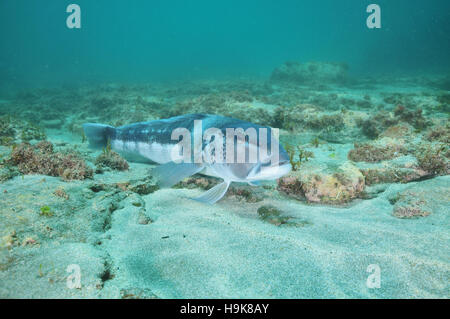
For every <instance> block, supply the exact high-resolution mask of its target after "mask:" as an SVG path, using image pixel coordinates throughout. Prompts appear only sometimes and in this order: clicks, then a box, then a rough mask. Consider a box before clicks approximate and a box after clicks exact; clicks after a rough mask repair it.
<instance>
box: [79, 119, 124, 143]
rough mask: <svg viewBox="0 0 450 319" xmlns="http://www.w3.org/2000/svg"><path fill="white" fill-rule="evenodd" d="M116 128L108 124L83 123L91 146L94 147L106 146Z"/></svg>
mask: <svg viewBox="0 0 450 319" xmlns="http://www.w3.org/2000/svg"><path fill="white" fill-rule="evenodd" d="M115 130H116V128H115V127H113V126H110V125H106V124H97V123H85V124H83V131H84V135H85V136H86V138H87V140H88V141H89V147H90V148H93V149H102V148H105V147H106V146H107V144H108V140H109V139H110V138H111V136H112V135H113V133H114V131H115Z"/></svg>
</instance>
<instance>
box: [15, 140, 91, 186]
mask: <svg viewBox="0 0 450 319" xmlns="http://www.w3.org/2000/svg"><path fill="white" fill-rule="evenodd" d="M9 161H10V162H11V163H12V164H14V165H16V166H17V168H18V169H19V172H20V173H22V174H42V175H49V176H60V177H61V178H62V179H63V180H74V179H81V180H82V179H86V178H92V175H93V171H92V169H91V168H89V167H88V166H87V165H86V163H85V161H84V160H83V159H81V158H80V157H79V156H78V155H77V154H75V153H67V154H63V153H59V152H55V151H54V150H53V144H52V143H50V142H48V141H42V142H39V143H37V144H36V145H31V144H28V143H21V144H19V145H17V146H16V147H15V148H14V150H13V151H12V153H11V158H10V160H9Z"/></svg>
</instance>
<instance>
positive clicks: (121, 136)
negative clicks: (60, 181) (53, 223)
mask: <svg viewBox="0 0 450 319" xmlns="http://www.w3.org/2000/svg"><path fill="white" fill-rule="evenodd" d="M196 120H201V123H202V130H203V132H204V131H205V130H207V129H208V128H217V129H219V130H221V131H222V133H223V136H226V129H227V128H232V129H238V128H241V129H243V130H247V129H248V128H254V129H255V130H256V132H257V135H258V140H260V137H259V134H260V133H259V132H260V130H259V129H260V128H266V129H267V132H268V135H269V136H270V134H271V128H269V127H263V126H260V125H257V124H253V123H249V122H245V121H241V120H237V119H233V118H229V117H224V116H218V115H210V114H187V115H181V116H176V117H172V118H168V119H162V120H154V121H149V122H140V123H134V124H130V125H125V126H120V127H117V128H116V127H113V126H109V125H104V124H96V123H86V124H83V129H84V133H85V136H86V137H87V139H88V141H89V145H90V147H91V148H94V149H101V148H105V147H106V145H107V144H108V143H110V146H111V148H112V149H113V150H114V151H116V152H118V153H119V154H121V155H122V156H124V157H125V158H126V159H128V160H130V161H134V162H138V161H139V162H142V161H146V162H154V163H157V164H160V165H159V166H157V167H156V168H155V169H153V175H156V177H157V178H158V180H159V185H160V186H161V187H170V186H172V185H175V184H176V183H178V182H179V181H181V180H183V179H184V178H186V177H188V176H191V175H194V174H197V173H201V174H204V175H209V176H214V177H218V178H221V179H223V182H222V183H220V184H218V185H216V186H214V187H213V188H211V189H210V190H208V191H206V192H205V193H204V194H202V195H201V196H200V197H197V198H195V200H197V201H200V202H204V203H208V204H214V203H215V202H217V201H218V200H220V199H221V198H222V197H223V196H224V195H225V193H226V192H227V189H228V187H229V186H230V183H231V182H241V183H242V182H243V183H248V184H250V185H253V186H257V185H259V184H260V182H262V181H267V180H275V179H277V178H280V177H282V176H284V175H285V174H287V173H289V172H290V171H291V164H290V161H289V156H288V154H287V153H286V151H285V150H284V149H283V147H282V146H281V145H280V144H279V143H278V141H276V146H278V147H279V152H278V154H277V156H274V154H275V152H273V151H272V150H271V144H272V143H271V141H272V140H271V138H267V140H268V141H267V144H268V146H267V148H268V150H271V151H270V155H269V154H268V155H267V156H268V158H266V159H265V160H262V159H260V158H259V156H258V159H257V160H256V161H251V162H249V161H247V160H246V161H244V162H240V163H239V162H232V163H227V162H226V161H222V162H214V161H210V162H205V163H195V162H190V163H184V162H183V163H175V162H174V161H173V160H172V158H173V157H172V156H173V147H174V146H175V145H176V144H177V143H178V142H179V140H178V139H177V140H173V139H172V132H173V131H174V130H175V129H177V128H186V129H187V130H189V131H190V132H193V129H194V121H196ZM233 139H234V137H233ZM212 140H213V139H212ZM210 142H211V141H210ZM224 143H225V138H224ZM208 144H209V143H208V141H203V140H202V149H201V151H202V152H203V151H205V149H206V147H207V146H208ZM276 146H275V147H276ZM259 147H260V146H259V145H258V144H256V145H255V143H251V141H250V138H249V139H246V140H245V150H246V152H249V151H250V150H251V149H252V150H254V151H255V150H258V148H259ZM223 149H225V146H224V147H223ZM267 153H268V152H267ZM247 154H248V153H247ZM247 159H248V158H247Z"/></svg>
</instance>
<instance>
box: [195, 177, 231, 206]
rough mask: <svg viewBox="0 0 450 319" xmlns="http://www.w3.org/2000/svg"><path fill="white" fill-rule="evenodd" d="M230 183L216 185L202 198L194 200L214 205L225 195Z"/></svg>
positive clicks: (224, 182)
mask: <svg viewBox="0 0 450 319" xmlns="http://www.w3.org/2000/svg"><path fill="white" fill-rule="evenodd" d="M230 183H231V182H230V181H223V182H222V183H220V184H219V185H216V186H214V187H213V188H211V189H209V190H208V191H206V192H205V193H203V194H202V195H201V196H199V197H196V198H194V200H196V201H199V202H202V203H205V204H210V205H212V204H214V203H215V202H217V201H218V200H219V199H221V198H222V197H223V196H224V195H225V193H226V192H227V190H228V187H229V186H230Z"/></svg>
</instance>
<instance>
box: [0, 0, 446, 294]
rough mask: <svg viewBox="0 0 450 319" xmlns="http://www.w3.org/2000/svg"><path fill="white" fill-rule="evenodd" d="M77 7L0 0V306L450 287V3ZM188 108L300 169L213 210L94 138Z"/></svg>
mask: <svg viewBox="0 0 450 319" xmlns="http://www.w3.org/2000/svg"><path fill="white" fill-rule="evenodd" d="M73 2H74V3H76V4H78V5H79V6H80V8H81V28H80V29H69V28H68V27H67V26H66V19H67V17H68V16H69V14H70V13H67V12H66V8H67V6H68V5H69V4H71V3H73ZM73 2H72V1H56V0H55V1H49V0H47V1H43V0H26V1H25V0H15V1H12V0H2V1H0V297H1V298H448V297H449V296H450V289H449V285H448V283H449V282H450V249H449V247H450V231H449V230H450V227H449V226H450V215H449V214H450V209H449V207H450V195H449V194H450V184H449V181H450V179H449V172H450V163H449V159H450V144H449V143H450V123H449V114H450V59H449V56H450V2H449V1H447V0H432V1H427V2H425V1H423V0H395V1H392V0H391V1H388V0H377V1H365V0H343V1H333V0H320V1H313V0H303V1H294V0H292V1H288V0H284V1H266V0H259V1H257V0H248V1H235V0H229V1H206V0H197V1H181V0H172V1H157V0H148V1H143V0H133V1H120V0H96V1H87V0H76V1H73ZM371 3H376V4H378V5H379V6H380V8H381V28H379V29H369V28H368V27H367V26H366V19H367V17H368V16H369V15H370V13H367V12H366V8H367V6H368V5H369V4H371ZM188 113H210V114H217V115H224V116H229V117H233V118H237V119H241V120H244V121H250V122H252V123H256V124H259V125H265V126H270V127H276V128H279V129H280V141H281V143H282V145H283V146H284V147H285V149H286V150H287V152H288V154H289V156H290V160H291V164H292V166H293V170H292V172H290V173H289V174H288V175H286V176H284V177H282V178H280V179H279V180H277V181H273V183H269V184H266V185H264V186H258V187H253V186H250V185H244V184H242V185H241V184H237V183H234V184H232V186H231V187H230V189H229V191H228V193H227V194H226V196H225V197H224V198H223V199H222V200H221V201H219V202H218V203H216V204H214V205H213V206H205V205H203V204H201V203H198V202H195V201H192V200H191V199H190V198H192V197H196V196H198V195H199V194H201V193H203V192H204V191H205V190H207V189H210V188H211V187H212V186H214V185H216V184H217V183H218V180H217V179H215V178H212V177H206V176H203V175H194V176H191V177H188V178H187V179H185V180H183V181H182V182H180V183H178V184H177V185H175V186H174V187H172V188H170V189H160V188H159V186H158V183H157V182H156V181H155V179H154V178H153V176H152V172H151V169H152V168H153V167H154V165H149V164H145V163H134V162H131V161H127V160H126V159H124V158H122V157H121V156H120V155H119V154H117V153H116V152H115V151H114V150H113V149H111V148H110V147H106V148H105V149H103V150H100V151H95V150H92V149H89V148H88V143H87V141H86V137H85V135H84V133H83V129H82V124H83V123H86V122H94V123H104V124H109V125H113V126H121V125H125V124H131V123H135V122H140V121H151V120H157V119H162V118H169V117H172V116H178V115H183V114H188ZM79 274H81V281H80V284H79V285H75V286H74V285H73V284H71V283H73V282H75V283H76V282H77V278H79V277H77V276H78V275H79ZM74 278H75V279H74Z"/></svg>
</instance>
